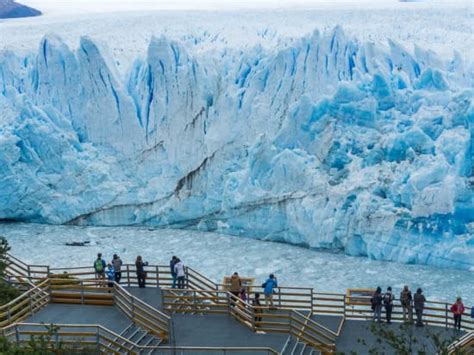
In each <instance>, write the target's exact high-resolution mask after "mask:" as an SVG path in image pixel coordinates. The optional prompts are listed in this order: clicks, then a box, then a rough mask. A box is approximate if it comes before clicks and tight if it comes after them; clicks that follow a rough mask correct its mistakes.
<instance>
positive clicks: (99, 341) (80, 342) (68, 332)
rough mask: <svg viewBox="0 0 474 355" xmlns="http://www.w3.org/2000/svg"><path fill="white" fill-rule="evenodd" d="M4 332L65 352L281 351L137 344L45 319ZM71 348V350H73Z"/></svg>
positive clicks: (95, 329) (107, 332) (83, 326)
mask: <svg viewBox="0 0 474 355" xmlns="http://www.w3.org/2000/svg"><path fill="white" fill-rule="evenodd" d="M2 335H3V336H5V337H6V338H7V339H8V340H9V341H10V342H12V343H13V344H16V345H17V346H23V345H26V344H28V343H29V342H30V339H31V337H40V336H42V337H43V339H49V344H48V345H49V346H50V347H53V346H54V348H55V349H58V348H61V351H62V353H65V352H67V350H68V349H77V348H78V347H79V348H82V349H84V348H85V349H90V350H91V351H95V352H98V353H106V354H117V355H118V354H131V355H138V354H144V353H148V352H151V351H153V350H158V351H159V353H160V354H173V355H176V354H186V353H193V352H206V353H221V354H229V353H239V354H240V353H249V354H261V355H265V354H266V355H270V354H271V355H277V354H278V352H277V351H275V350H273V349H271V348H268V347H192V346H161V345H160V346H149V345H138V344H136V343H135V342H133V341H131V340H129V339H126V338H124V337H122V336H120V335H118V334H116V333H114V332H112V331H110V330H108V329H107V328H104V327H102V326H101V325H97V324H55V325H54V330H51V329H50V326H48V325H45V324H42V323H15V324H12V325H10V326H8V327H6V328H4V329H3V330H2ZM71 352H72V351H71Z"/></svg>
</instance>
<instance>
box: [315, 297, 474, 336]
mask: <svg viewBox="0 0 474 355" xmlns="http://www.w3.org/2000/svg"><path fill="white" fill-rule="evenodd" d="M315 295H316V296H315V297H316V298H322V297H319V294H318V293H315ZM324 298H325V299H326V301H325V302H326V303H325V307H324V309H321V306H320V305H317V306H316V307H315V310H314V311H313V313H314V314H328V315H341V307H342V311H343V312H342V315H344V318H345V319H355V320H369V319H371V318H372V317H373V311H372V308H371V304H370V297H358V300H359V301H358V302H355V303H353V302H351V301H350V299H348V297H347V296H345V295H332V296H328V295H327V294H324ZM341 300H342V302H341ZM331 302H333V303H332V304H331ZM331 307H334V310H333V311H331ZM450 308H451V305H450V304H449V303H447V302H438V301H429V300H428V301H426V303H425V308H424V311H423V322H424V323H425V324H429V325H434V326H440V327H445V328H449V327H454V318H453V316H452V312H451V311H450ZM382 310H383V311H384V307H382ZM470 312H471V308H469V307H466V310H465V312H464V317H463V322H462V329H464V330H466V331H472V330H474V321H473V320H472V319H471V317H470ZM413 318H416V316H415V310H414V309H413ZM392 321H395V322H403V310H402V306H401V304H400V303H399V301H397V300H395V301H394V304H393V310H392Z"/></svg>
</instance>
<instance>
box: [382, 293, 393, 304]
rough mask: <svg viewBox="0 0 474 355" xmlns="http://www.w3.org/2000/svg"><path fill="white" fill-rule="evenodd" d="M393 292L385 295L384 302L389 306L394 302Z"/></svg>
mask: <svg viewBox="0 0 474 355" xmlns="http://www.w3.org/2000/svg"><path fill="white" fill-rule="evenodd" d="M392 297H393V296H392V294H391V293H386V294H385V295H384V296H383V303H384V304H385V305H387V306H389V305H391V304H392Z"/></svg>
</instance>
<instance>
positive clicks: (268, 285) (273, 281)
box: [262, 274, 278, 309]
mask: <svg viewBox="0 0 474 355" xmlns="http://www.w3.org/2000/svg"><path fill="white" fill-rule="evenodd" d="M262 287H263V294H264V295H265V307H268V305H269V304H270V308H271V309H272V308H274V305H273V292H274V291H273V290H274V289H275V288H277V287H278V281H277V278H276V277H275V275H273V274H270V276H269V277H268V279H267V281H265V283H264V284H262Z"/></svg>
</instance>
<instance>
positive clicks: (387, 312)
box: [383, 287, 395, 324]
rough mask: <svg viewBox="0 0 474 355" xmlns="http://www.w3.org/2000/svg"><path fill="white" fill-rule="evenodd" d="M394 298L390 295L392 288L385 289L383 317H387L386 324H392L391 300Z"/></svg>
mask: <svg viewBox="0 0 474 355" xmlns="http://www.w3.org/2000/svg"><path fill="white" fill-rule="evenodd" d="M394 299H395V297H394V296H393V293H392V288H391V287H387V291H385V295H384V296H383V304H384V306H385V315H386V317H387V323H389V324H390V323H392V309H393V300H394Z"/></svg>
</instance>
